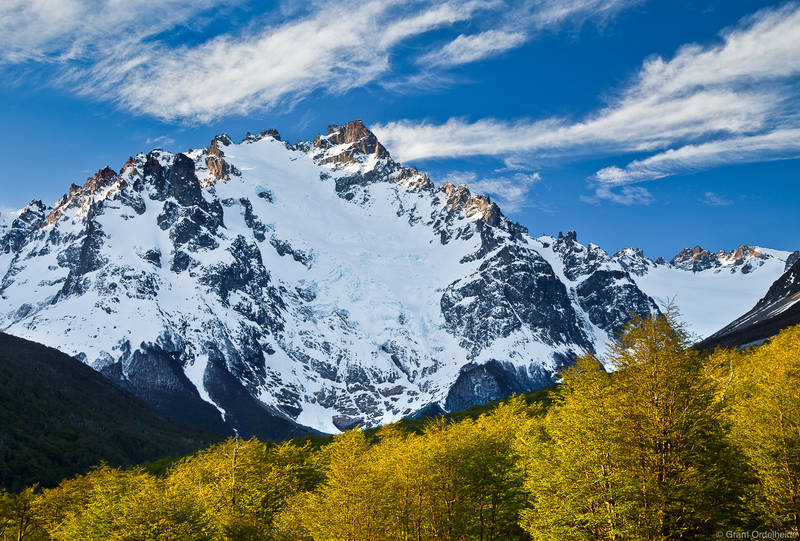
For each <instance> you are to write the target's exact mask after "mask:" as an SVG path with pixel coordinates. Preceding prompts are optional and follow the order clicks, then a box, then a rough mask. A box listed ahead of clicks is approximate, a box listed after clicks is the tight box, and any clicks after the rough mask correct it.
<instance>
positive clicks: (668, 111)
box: [374, 2, 800, 204]
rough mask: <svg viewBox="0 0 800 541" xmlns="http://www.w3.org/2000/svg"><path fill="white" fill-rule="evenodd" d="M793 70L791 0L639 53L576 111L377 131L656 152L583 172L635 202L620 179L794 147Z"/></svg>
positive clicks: (482, 143) (639, 192)
mask: <svg viewBox="0 0 800 541" xmlns="http://www.w3.org/2000/svg"><path fill="white" fill-rule="evenodd" d="M798 75H800V5H798V4H797V3H794V2H792V3H789V4H786V5H784V6H782V7H780V8H777V9H765V10H761V11H759V12H757V13H755V14H754V15H751V16H749V17H746V18H744V19H743V20H742V21H740V23H739V24H738V25H736V26H735V27H733V28H729V29H727V30H725V31H723V32H722V33H721V34H720V40H719V42H718V43H716V44H713V45H708V46H701V45H696V44H693V45H687V46H684V47H683V48H681V49H680V50H679V51H678V52H677V53H676V54H675V56H674V57H673V58H672V59H670V60H665V59H663V58H661V57H652V58H650V59H648V60H647V61H645V62H644V64H643V65H642V67H641V68H640V70H639V72H638V73H637V75H636V76H635V77H634V78H633V79H632V80H631V81H630V82H629V84H628V85H626V86H625V87H623V88H622V89H621V90H620V91H619V92H618V94H617V95H616V97H615V98H614V99H612V100H611V101H610V102H609V104H608V105H607V106H605V107H603V108H601V109H599V110H597V111H595V112H594V113H591V114H589V115H587V116H586V117H585V118H582V119H579V120H573V119H569V118H561V117H557V118H547V119H538V120H537V119H522V120H517V121H506V120H498V119H480V120H476V121H468V120H466V119H461V118H451V119H449V120H448V121H446V122H444V123H441V124H434V123H430V122H425V121H422V122H416V121H412V120H398V121H395V122H389V123H386V124H382V125H378V126H374V131H375V132H376V134H377V135H378V136H379V137H380V138H381V140H382V141H383V142H384V144H385V145H386V146H387V148H389V150H390V151H391V152H393V154H395V155H397V156H398V157H399V158H400V159H405V160H420V159H431V158H458V157H465V156H472V155H492V156H498V157H502V158H505V159H506V160H509V161H512V162H515V163H520V162H526V161H528V162H530V161H533V162H537V161H538V162H541V161H542V160H556V159H557V160H574V159H578V158H581V157H586V156H591V157H599V156H613V155H619V154H623V153H633V152H636V153H647V152H655V154H652V155H651V156H650V157H648V158H643V159H641V160H636V161H632V162H631V163H629V164H628V165H627V166H626V167H624V168H620V167H614V166H612V167H607V168H604V169H602V170H600V171H598V172H597V174H596V175H594V176H593V177H592V179H591V185H592V186H593V187H594V189H595V195H594V198H593V200H595V201H597V200H600V199H602V200H609V201H614V202H617V203H622V204H641V203H647V202H650V201H651V200H652V197H651V196H650V194H649V192H647V191H646V190H645V189H643V188H641V189H635V190H633V189H627V190H620V187H621V186H626V185H629V184H632V183H637V182H642V181H646V180H653V179H656V178H664V177H667V176H669V175H673V174H679V173H681V172H687V171H697V170H702V169H706V168H709V167H717V166H720V165H724V164H727V163H742V162H748V161H750V162H752V161H762V160H774V159H781V158H791V157H796V156H797V147H798V143H797V142H796V141H797V137H796V130H797V129H798V128H800V118H799V117H798V115H797V114H796V110H797V107H798V101H799V100H798V98H797V94H798V93H797V89H798V86H799V84H798V80H797V79H798ZM793 111H795V112H794V113H793ZM793 138H794V139H793Z"/></svg>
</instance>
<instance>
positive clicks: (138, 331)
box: [0, 121, 790, 437]
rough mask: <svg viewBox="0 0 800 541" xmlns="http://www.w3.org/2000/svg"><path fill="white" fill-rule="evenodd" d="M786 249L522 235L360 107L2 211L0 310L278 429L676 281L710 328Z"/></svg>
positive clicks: (526, 344) (193, 400) (488, 392)
mask: <svg viewBox="0 0 800 541" xmlns="http://www.w3.org/2000/svg"><path fill="white" fill-rule="evenodd" d="M682 253H683V252H682ZM679 256H680V254H679ZM789 256H790V254H788V253H786V252H772V251H767V250H762V249H752V250H750V251H749V252H747V253H743V254H742V257H741V258H740V259H739V260H738V262H737V261H734V260H733V259H730V258H728V259H726V258H722V257H719V258H717V261H718V263H719V265H711V266H710V267H708V268H703V269H699V268H698V269H695V268H694V267H692V268H691V269H689V268H688V267H687V266H686V265H685V264H684V262H685V260H686V257H682V258H676V260H673V261H672V262H670V263H667V262H665V261H656V262H653V261H650V260H649V259H647V258H645V257H644V255H643V254H642V253H641V252H640V251H636V250H624V251H622V252H620V253H618V254H615V255H614V256H613V257H611V256H609V255H608V254H607V253H606V252H604V251H603V250H602V249H600V248H599V247H597V246H595V245H592V244H589V245H588V246H584V245H582V244H579V243H578V242H577V238H576V235H575V233H574V232H570V233H568V234H566V235H562V234H559V235H558V236H557V237H552V236H540V237H533V236H531V235H529V234H528V232H527V230H526V229H525V228H524V227H522V226H520V225H519V224H516V223H514V222H512V221H510V220H509V219H508V218H507V217H506V216H504V215H503V213H502V212H501V210H500V208H499V207H498V206H497V205H496V204H495V203H493V202H492V201H491V200H490V199H489V198H488V197H485V196H482V195H476V194H472V193H471V192H470V191H469V189H468V188H467V187H466V186H453V185H452V184H448V183H445V184H443V185H441V186H437V185H435V184H434V183H433V182H432V181H431V180H430V179H428V177H427V176H426V175H424V174H423V173H420V172H419V171H417V170H416V169H413V168H407V167H404V166H403V165H401V164H399V163H397V162H395V161H394V160H393V159H392V158H391V157H390V155H389V153H388V152H387V151H386V149H385V148H384V147H383V146H382V145H381V144H380V142H379V141H378V140H377V139H376V138H375V136H374V135H373V134H372V133H371V132H370V131H369V130H367V129H366V128H365V127H364V126H363V124H362V123H361V122H360V121H354V122H349V123H347V124H345V125H344V126H329V127H328V130H327V133H326V134H325V135H319V136H317V138H316V139H315V140H313V141H307V142H298V143H297V144H295V145H290V144H288V143H286V142H283V141H281V139H280V136H279V135H278V133H277V132H275V131H274V130H268V131H265V132H262V133H261V134H258V135H251V134H248V135H247V137H245V139H244V140H243V141H242V142H241V143H239V144H234V143H233V142H232V140H231V139H230V138H229V137H228V136H226V135H222V136H217V137H216V138H214V140H213V141H212V142H211V144H210V145H209V147H208V148H204V149H200V150H191V151H188V152H186V153H183V154H171V153H168V152H164V151H161V150H154V151H152V152H149V153H148V154H138V155H137V156H135V157H133V158H131V159H129V160H128V161H127V162H126V163H125V164H124V165H123V166H122V168H121V170H120V171H119V173H117V172H115V171H113V170H112V169H110V168H108V167H106V168H104V169H102V170H100V171H98V173H97V174H96V175H94V176H93V177H91V178H89V179H88V180H87V181H86V183H85V184H84V185H83V186H78V185H72V186H71V187H70V188H69V191H68V192H67V193H66V194H65V195H64V196H63V197H61V198H60V199H59V200H58V201H56V203H55V204H54V205H53V206H52V207H49V206H46V205H45V204H43V203H42V202H40V201H35V202H33V203H31V204H30V205H28V206H27V207H26V208H24V209H22V210H21V211H19V212H17V213H15V214H13V215H10V216H6V217H4V218H3V219H2V220H0V276H2V281H1V282H0V330H4V331H6V332H8V333H10V334H14V335H17V336H21V337H24V338H28V339H31V340H35V341H38V342H41V343H44V344H46V345H49V346H54V347H58V348H59V349H61V350H62V351H65V352H67V353H70V354H72V355H75V356H77V357H78V358H79V359H81V360H83V361H84V362H86V363H87V364H89V365H90V366H92V367H94V368H95V369H97V370H99V371H100V372H102V373H103V374H105V375H106V376H107V377H109V378H111V379H112V380H115V381H117V382H119V383H121V384H122V385H124V386H126V387H127V388H129V389H130V390H132V391H133V392H134V393H136V394H137V395H139V396H141V397H142V398H144V399H146V400H148V401H150V402H151V403H153V404H155V405H156V406H159V407H161V408H162V409H164V410H166V411H168V412H169V413H171V414H172V415H174V416H176V417H178V418H181V419H183V420H186V421H189V422H192V423H194V424H197V425H200V426H205V427H211V428H219V427H220V426H222V425H223V423H224V426H225V427H227V428H236V429H237V430H238V431H239V432H240V433H243V434H251V433H252V434H258V435H260V436H262V437H285V436H287V435H293V434H296V433H299V432H301V431H303V430H305V429H306V427H311V428H313V429H316V430H320V431H325V432H335V431H338V430H343V429H346V428H348V427H352V426H354V425H356V424H362V425H368V426H372V425H377V424H381V423H385V422H389V421H393V420H396V419H398V418H400V417H403V416H406V415H411V414H414V413H415V412H419V411H422V410H430V409H431V408H433V409H441V408H444V409H459V408H463V407H466V406H469V405H472V404H475V403H479V402H484V401H487V400H492V399H495V398H499V397H502V396H505V395H507V394H509V393H511V392H515V391H523V390H529V389H533V388H536V387H539V386H542V385H545V384H548V383H550V382H551V381H552V378H553V376H554V374H555V372H556V371H557V370H559V369H560V368H561V367H563V366H564V365H565V364H567V363H569V362H570V361H571V360H572V359H573V358H574V356H575V355H578V354H581V353H583V352H586V351H597V352H600V353H602V350H603V348H604V345H605V344H606V343H607V342H608V341H609V340H611V339H612V337H613V336H614V334H615V333H616V332H617V331H619V330H620V328H621V327H622V325H624V323H625V321H626V320H627V319H628V317H629V316H630V315H631V314H633V313H639V314H649V313H653V312H654V311H657V310H658V304H657V301H658V300H660V299H663V298H667V297H672V296H676V295H677V302H678V303H679V304H680V305H681V308H682V309H683V311H684V314H685V316H686V317H687V319H688V320H689V322H690V324H692V325H693V326H694V328H695V329H698V330H699V332H700V333H701V334H702V333H703V332H704V331H705V330H706V329H708V332H711V331H713V330H716V329H718V328H719V327H721V326H722V324H717V322H716V320H722V319H727V320H729V319H730V314H731V312H730V311H729V310H730V306H729V304H731V305H732V304H735V303H745V304H747V305H748V307H749V306H752V304H753V303H754V302H755V301H756V300H757V299H758V298H760V297H761V295H763V292H764V291H765V290H766V288H767V286H768V285H769V284H770V283H772V281H774V280H775V278H776V277H777V276H778V275H779V274H780V272H779V269H778V267H781V271H782V268H783V266H784V265H785V262H786V260H787V258H788V257H789ZM689 257H691V256H689ZM734 259H735V258H734ZM742 262H744V263H742ZM762 284H763V285H762ZM698 291H702V292H704V295H706V296H705V297H703V299H704V300H706V301H707V300H708V299H709V298H711V297H712V296H714V295H717V294H719V295H720V296H722V297H736V298H737V300H736V301H735V302H734V301H730V302H729V301H725V302H722V301H720V302H717V303H716V304H714V305H713V306H711V307H707V306H706V305H705V304H704V302H703V300H700V298H699V297H698V296H697V295H698V293H697V292H698ZM715 302H716V301H715ZM720 311H724V312H726V313H725V314H721V313H719V312H720ZM742 311H744V310H742ZM739 313H740V312H739ZM709 318H711V319H714V318H716V319H715V320H714V321H712V322H709Z"/></svg>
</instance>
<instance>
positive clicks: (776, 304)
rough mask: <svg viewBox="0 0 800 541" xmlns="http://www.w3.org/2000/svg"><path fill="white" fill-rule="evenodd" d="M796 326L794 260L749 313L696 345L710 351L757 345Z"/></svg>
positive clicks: (798, 280) (799, 281) (799, 289)
mask: <svg viewBox="0 0 800 541" xmlns="http://www.w3.org/2000/svg"><path fill="white" fill-rule="evenodd" d="M797 324H800V260H795V262H794V263H793V265H792V266H791V267H789V269H788V270H787V271H786V272H785V273H783V275H781V277H780V278H778V279H777V280H776V281H775V283H774V284H772V286H771V287H770V288H769V290H768V291H767V294H766V295H764V297H762V298H761V300H759V301H758V303H756V305H755V306H754V307H753V308H752V309H751V310H749V311H748V312H747V313H745V314H744V315H742V316H741V317H739V318H737V319H736V320H735V321H733V322H731V323H730V324H728V325H726V326H725V327H724V328H722V329H720V330H719V331H718V332H716V333H714V334H712V335H711V336H709V337H708V338H706V339H705V340H703V341H702V342H700V343H699V344H697V347H698V348H700V349H712V348H716V347H747V346H751V345H758V344H761V343H763V342H764V341H765V340H767V339H769V338H771V337H773V336H775V335H776V334H778V333H779V332H780V331H782V330H783V329H785V328H787V327H791V326H792V325H797Z"/></svg>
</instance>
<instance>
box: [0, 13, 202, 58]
mask: <svg viewBox="0 0 800 541" xmlns="http://www.w3.org/2000/svg"><path fill="white" fill-rule="evenodd" d="M215 4H216V2H214V1H213V0H194V1H192V2H185V1H184V0H161V1H159V2H152V1H151V0H3V2H2V3H0V64H2V63H8V64H19V63H23V62H29V61H37V62H49V63H53V62H66V61H70V60H76V59H84V60H85V59H86V58H89V57H91V58H95V57H98V56H107V55H109V53H110V52H111V51H112V50H116V49H118V46H119V44H121V43H138V42H141V41H142V40H144V39H146V38H149V37H151V36H155V35H157V34H159V33H161V32H164V31H165V30H168V29H170V28H173V27H175V26H176V25H179V24H183V23H185V22H187V21H188V20H190V19H192V18H194V17H196V16H197V15H198V14H199V13H201V12H203V11H205V10H207V9H209V8H210V7H212V6H214V5H215Z"/></svg>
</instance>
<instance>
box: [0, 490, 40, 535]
mask: <svg viewBox="0 0 800 541" xmlns="http://www.w3.org/2000/svg"><path fill="white" fill-rule="evenodd" d="M34 490H35V487H28V488H26V489H25V490H23V491H22V492H20V493H19V494H11V493H8V492H6V491H5V490H1V489H0V534H2V535H3V539H15V540H16V541H22V540H23V539H30V538H31V535H32V533H33V532H34V530H35V527H36V516H35V511H34V505H33V504H34Z"/></svg>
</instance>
